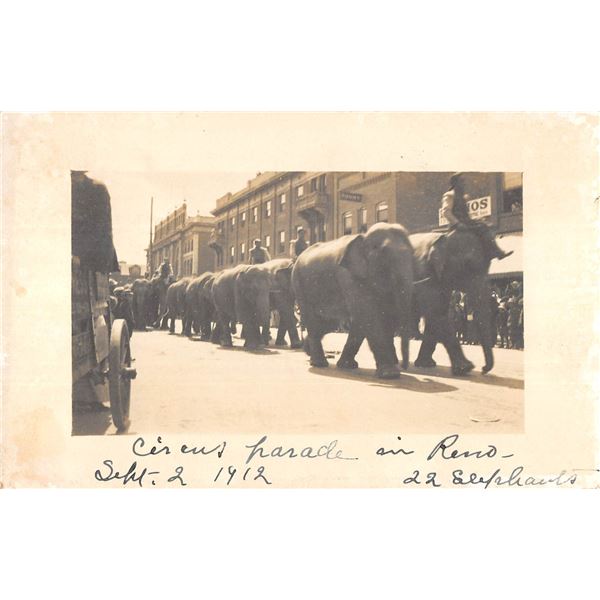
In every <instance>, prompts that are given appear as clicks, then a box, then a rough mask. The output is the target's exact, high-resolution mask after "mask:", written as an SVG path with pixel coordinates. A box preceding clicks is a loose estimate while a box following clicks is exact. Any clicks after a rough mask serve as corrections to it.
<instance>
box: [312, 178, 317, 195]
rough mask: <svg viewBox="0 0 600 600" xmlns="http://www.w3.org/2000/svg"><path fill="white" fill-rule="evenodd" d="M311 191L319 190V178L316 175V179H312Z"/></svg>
mask: <svg viewBox="0 0 600 600" xmlns="http://www.w3.org/2000/svg"><path fill="white" fill-rule="evenodd" d="M310 191H311V192H316V191H317V178H316V177H315V178H314V179H311V180H310Z"/></svg>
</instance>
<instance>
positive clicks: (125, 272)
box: [110, 260, 142, 285]
mask: <svg viewBox="0 0 600 600" xmlns="http://www.w3.org/2000/svg"><path fill="white" fill-rule="evenodd" d="M141 276H142V267H140V265H130V264H128V263H127V261H125V260H120V261H119V271H116V272H114V273H111V274H110V277H111V279H114V280H115V281H116V282H117V285H126V284H127V283H132V282H134V281H135V280H136V279H138V278H139V277H141Z"/></svg>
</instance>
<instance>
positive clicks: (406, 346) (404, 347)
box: [400, 334, 410, 370]
mask: <svg viewBox="0 0 600 600" xmlns="http://www.w3.org/2000/svg"><path fill="white" fill-rule="evenodd" d="M400 343H401V352H402V368H403V369H404V370H406V369H408V365H409V364H410V336H409V335H407V334H404V335H403V336H402V338H401V342H400Z"/></svg>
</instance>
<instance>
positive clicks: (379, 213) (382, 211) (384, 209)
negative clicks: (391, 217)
mask: <svg viewBox="0 0 600 600" xmlns="http://www.w3.org/2000/svg"><path fill="white" fill-rule="evenodd" d="M375 221H376V222H377V223H387V222H388V205H387V202H380V203H379V204H378V205H377V206H376V207H375Z"/></svg>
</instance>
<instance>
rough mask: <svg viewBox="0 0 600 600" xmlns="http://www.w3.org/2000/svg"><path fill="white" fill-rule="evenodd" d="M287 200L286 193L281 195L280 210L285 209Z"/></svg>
mask: <svg viewBox="0 0 600 600" xmlns="http://www.w3.org/2000/svg"><path fill="white" fill-rule="evenodd" d="M285 201H286V197H285V194H281V195H280V196H279V210H280V211H283V210H285Z"/></svg>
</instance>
